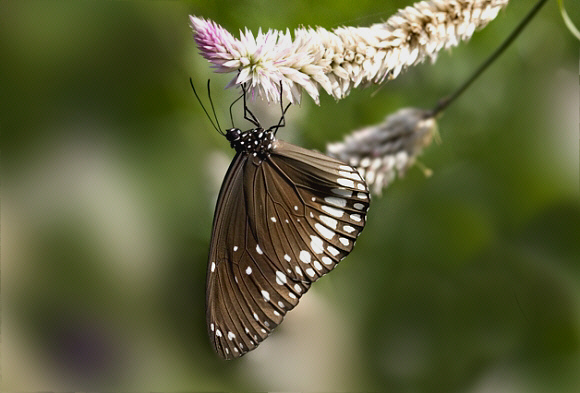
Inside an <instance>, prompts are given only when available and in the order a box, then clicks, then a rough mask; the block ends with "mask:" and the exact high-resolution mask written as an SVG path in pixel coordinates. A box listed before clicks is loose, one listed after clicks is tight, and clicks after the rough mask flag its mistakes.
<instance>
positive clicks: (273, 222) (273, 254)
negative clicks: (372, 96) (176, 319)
mask: <svg viewBox="0 0 580 393" xmlns="http://www.w3.org/2000/svg"><path fill="white" fill-rule="evenodd" d="M369 202H370V195H369V192H368V189H367V186H366V184H365V182H364V180H363V179H362V178H361V177H360V175H359V174H358V172H357V171H356V169H354V168H353V167H351V166H349V165H346V164H344V163H342V162H340V161H338V160H336V159H333V158H330V157H327V156H325V155H323V154H320V153H317V152H314V151H310V150H306V149H303V148H300V147H298V146H295V145H292V144H289V143H286V142H284V141H279V140H277V141H275V142H274V146H273V148H272V150H271V153H270V155H269V156H268V157H266V158H265V159H263V160H262V159H260V158H257V157H255V156H252V155H248V154H244V153H238V154H237V155H236V157H235V158H234V160H233V162H232V164H231V166H230V168H229V170H228V172H227V174H226V179H225V181H224V184H223V186H222V190H221V191H220V196H219V198H218V204H217V208H216V214H215V217H214V228H213V233H212V242H211V248H210V258H209V269H208V280H207V299H206V300H207V323H208V331H209V335H210V338H211V341H212V343H213V346H214V349H215V350H216V352H217V353H218V354H219V355H220V356H221V357H223V358H224V359H233V358H236V357H239V356H241V355H243V354H244V353H246V352H248V351H250V350H252V349H254V348H256V347H257V346H258V345H259V343H260V342H261V341H263V340H264V339H265V338H266V337H267V336H268V335H269V334H270V332H271V331H272V330H273V329H274V328H275V327H276V326H278V325H279V324H280V323H281V322H282V320H283V318H284V315H285V314H286V313H287V312H288V311H289V310H291V309H292V308H294V307H295V306H296V305H297V304H298V300H299V299H300V297H301V296H302V295H303V294H304V293H305V292H306V291H307V290H308V289H309V288H310V285H311V283H312V282H314V281H316V280H317V279H318V278H320V277H322V276H323V275H325V274H326V273H328V272H329V271H330V270H332V269H333V268H334V267H335V266H336V264H337V263H338V262H340V261H341V260H342V259H343V258H344V257H346V256H347V255H348V254H349V253H350V252H351V251H352V248H353V247H354V244H355V241H356V238H357V236H358V235H359V234H360V233H361V231H362V230H363V228H364V225H365V221H366V212H367V210H368V207H369Z"/></svg>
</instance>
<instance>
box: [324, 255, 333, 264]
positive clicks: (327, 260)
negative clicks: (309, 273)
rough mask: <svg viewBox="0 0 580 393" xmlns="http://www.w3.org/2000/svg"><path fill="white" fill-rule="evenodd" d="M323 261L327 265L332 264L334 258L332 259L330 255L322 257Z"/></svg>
mask: <svg viewBox="0 0 580 393" xmlns="http://www.w3.org/2000/svg"><path fill="white" fill-rule="evenodd" d="M322 263H324V264H325V265H332V259H330V258H329V257H322Z"/></svg>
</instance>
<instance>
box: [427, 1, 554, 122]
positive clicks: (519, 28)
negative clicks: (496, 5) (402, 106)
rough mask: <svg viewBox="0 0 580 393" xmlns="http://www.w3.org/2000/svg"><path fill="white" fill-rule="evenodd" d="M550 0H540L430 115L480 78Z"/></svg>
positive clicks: (437, 113)
mask: <svg viewBox="0 0 580 393" xmlns="http://www.w3.org/2000/svg"><path fill="white" fill-rule="evenodd" d="M547 1H548V0H539V1H538V2H537V3H536V5H535V6H534V8H532V10H531V11H530V12H529V13H528V14H527V15H526V16H525V18H524V19H522V21H521V22H520V24H519V25H518V26H517V27H516V28H515V29H514V31H512V33H511V34H510V35H509V36H508V37H507V38H506V40H505V41H504V42H503V43H502V44H501V45H500V46H499V47H498V48H497V49H496V50H495V52H493V53H492V55H491V56H490V57H488V58H487V60H486V61H484V62H483V63H482V64H481V65H480V66H479V68H478V69H477V70H476V71H475V72H474V73H473V75H472V76H471V77H470V78H469V79H467V81H465V83H463V85H461V86H460V87H459V88H458V89H457V90H456V91H455V92H454V93H452V94H451V95H449V96H447V97H444V98H442V99H441V100H439V102H438V103H437V105H435V107H434V108H433V109H432V110H431V111H430V112H429V115H430V117H435V116H437V115H439V114H441V112H443V111H444V110H445V109H447V107H448V106H449V105H451V103H452V102H453V101H455V100H456V99H457V98H458V97H459V96H460V95H461V94H462V93H463V92H464V91H465V90H467V88H468V87H469V86H471V84H472V83H473V82H474V81H475V80H476V79H477V78H479V76H480V75H481V74H483V72H484V71H485V70H486V69H487V67H489V66H490V65H491V64H492V63H493V62H494V61H495V60H497V58H498V57H499V56H500V55H501V54H502V53H503V52H504V51H505V50H506V49H507V48H508V47H509V46H510V45H511V44H512V42H513V41H514V40H515V39H516V38H517V37H518V36H519V35H520V33H521V32H522V31H523V30H524V28H525V27H526V26H527V25H528V23H530V21H531V20H532V19H533V18H534V16H535V15H536V13H537V12H538V11H539V10H540V8H542V6H543V5H544V4H545V3H546V2H547Z"/></svg>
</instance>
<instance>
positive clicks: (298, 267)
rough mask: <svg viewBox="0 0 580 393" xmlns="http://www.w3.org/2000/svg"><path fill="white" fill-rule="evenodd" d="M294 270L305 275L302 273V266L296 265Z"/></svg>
mask: <svg viewBox="0 0 580 393" xmlns="http://www.w3.org/2000/svg"><path fill="white" fill-rule="evenodd" d="M294 270H296V273H298V274H300V275H301V276H303V274H302V270H301V269H300V266H296V267H295V268H294Z"/></svg>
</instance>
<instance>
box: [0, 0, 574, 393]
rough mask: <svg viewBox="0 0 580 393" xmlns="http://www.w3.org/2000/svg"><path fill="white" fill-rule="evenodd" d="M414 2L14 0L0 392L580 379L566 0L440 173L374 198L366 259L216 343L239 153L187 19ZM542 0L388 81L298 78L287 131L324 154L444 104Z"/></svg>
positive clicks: (454, 117)
mask: <svg viewBox="0 0 580 393" xmlns="http://www.w3.org/2000/svg"><path fill="white" fill-rule="evenodd" d="M410 3H411V2H410V1H403V0H398V1H395V0H390V1H388V2H381V3H377V2H375V1H370V0H359V1H357V2H356V4H353V2H352V1H351V0H333V1H329V0H323V1H317V2H312V1H306V0H300V1H292V2H288V1H262V0H239V1H235V2H234V1H220V0H213V1H203V2H201V1H189V2H187V1H167V2H166V1H148V2H144V1H106V2H103V1H19V2H16V1H3V2H0V53H1V58H2V60H1V61H0V70H1V75H2V78H1V87H0V92H1V96H0V99H1V101H0V111H1V113H2V115H1V119H0V124H1V127H2V183H3V184H2V215H1V217H2V222H1V223H2V239H1V240H2V244H1V245H2V276H1V277H2V283H1V285H2V364H1V367H2V390H4V391H26V390H29V391H30V390H32V391H39V390H71V389H75V390H107V391H111V390H131V391H140V390H143V391H145V390H147V391H149V390H156V391H215V390H220V391H223V390H226V391H227V390H254V391H255V390H275V391H290V390H294V391H296V390H303V391H335V390H343V391H344V390H350V391H352V390H384V391H390V392H473V393H482V392H545V391H550V392H577V391H579V390H580V372H579V371H580V264H579V262H578V261H579V260H580V225H579V224H580V204H579V196H578V193H579V177H578V155H579V147H578V140H579V137H578V112H579V109H578V108H579V99H578V96H579V93H578V91H579V88H578V53H579V45H578V42H577V41H575V40H574V39H573V38H572V36H571V35H570V34H569V33H568V32H567V30H566V29H565V27H564V24H563V23H562V20H561V18H560V16H559V14H558V10H557V6H556V2H555V1H552V2H549V3H548V4H547V5H546V6H545V7H544V9H543V10H542V11H541V12H540V14H539V15H538V16H537V18H536V19H535V20H534V21H533V22H532V24H531V25H530V26H529V27H528V29H527V30H526V31H525V32H524V33H523V35H522V36H521V37H520V38H519V39H518V40H517V41H516V42H515V44H514V45H513V46H512V47H511V48H510V49H509V50H508V51H507V53H505V54H504V55H503V56H502V57H501V58H500V60H498V61H497V62H496V63H495V64H494V65H493V66H492V68H490V69H489V70H488V71H487V72H486V74H485V75H484V76H483V77H482V78H481V79H480V80H478V81H477V83H476V84H475V85H473V87H472V88H470V89H469V90H468V91H467V92H466V94H465V95H464V96H463V97H462V98H461V99H460V100H459V101H457V102H456V103H455V104H454V105H453V106H452V107H450V108H449V109H448V110H447V111H446V113H445V115H444V116H443V117H442V118H441V119H440V122H439V128H440V134H441V138H442V143H441V144H439V145H437V144H433V145H432V146H430V147H429V148H428V149H427V150H426V151H425V153H424V155H423V156H422V157H421V161H422V162H423V164H425V165H426V166H427V167H429V168H431V169H432V170H433V171H434V174H433V176H431V177H430V178H426V177H425V176H424V175H423V173H422V172H421V171H420V170H419V169H417V168H415V169H413V170H411V171H410V172H409V173H408V174H407V176H406V177H405V178H404V179H401V180H398V181H396V182H395V183H394V184H393V185H392V186H391V187H390V188H389V189H388V190H387V192H386V193H385V194H384V195H383V197H382V198H375V199H374V201H373V206H372V209H371V211H370V215H369V219H368V225H367V227H366V229H365V232H364V233H363V236H361V238H360V239H359V241H358V243H357V247H356V249H355V250H354V252H353V253H352V254H351V256H350V257H349V258H348V259H347V260H345V261H344V262H343V263H342V264H341V266H340V267H339V268H338V269H337V270H336V271H334V272H333V273H332V274H330V275H328V276H327V277H325V278H324V279H322V280H321V281H319V282H318V283H317V284H316V285H314V286H313V288H312V289H311V290H310V292H309V293H308V294H307V295H306V296H305V297H304V298H303V300H302V301H301V304H300V306H299V307H297V308H296V309H295V310H294V311H292V312H291V313H290V314H289V315H288V316H287V318H286V321H285V322H284V323H283V324H282V325H281V326H280V327H279V328H278V329H277V330H276V331H275V333H274V334H273V335H272V336H271V337H270V338H269V339H268V340H266V341H265V342H264V343H263V344H262V345H261V346H260V347H259V348H258V349H257V350H256V351H254V352H252V353H250V354H248V355H247V356H245V357H243V358H241V359H239V360H236V361H231V362H224V361H222V360H220V359H218V358H217V356H216V355H215V354H214V353H213V352H212V350H211V348H210V345H209V341H208V338H207V335H206V327H205V314H204V301H205V295H204V287H205V272H206V263H207V259H206V258H207V252H208V248H209V241H210V230H211V222H212V216H213V209H214V204H215V200H216V197H217V191H218V188H219V185H220V183H221V180H222V178H223V175H224V173H225V170H226V168H227V165H228V163H229V161H230V160H231V158H232V156H233V151H232V150H231V149H230V148H229V144H228V143H227V142H226V141H225V139H224V138H223V137H222V136H220V135H219V134H218V133H217V132H215V131H214V130H213V129H212V128H211V126H210V124H209V122H208V120H207V119H206V117H205V115H204V114H203V111H202V110H201V108H200V106H199V104H198V103H197V102H196V100H195V99H194V97H193V94H192V92H191V89H190V86H189V82H188V78H189V77H190V76H191V77H193V79H194V82H195V83H196V84H197V85H198V87H200V90H203V88H204V85H205V82H206V80H207V79H208V78H211V80H212V86H213V99H214V103H215V104H216V108H217V112H218V115H219V116H220V119H223V120H222V125H224V124H225V125H229V121H228V107H229V104H230V103H231V102H232V101H233V99H234V98H236V97H237V96H238V93H237V92H236V91H234V90H224V89H223V87H224V86H225V85H226V84H227V82H228V81H229V80H230V78H231V77H232V75H216V74H213V73H212V72H211V70H210V68H209V65H208V64H207V62H206V61H205V60H203V59H202V58H201V56H200V55H199V54H198V51H197V49H196V47H195V45H194V42H193V39H192V34H191V30H190V28H189V20H188V15H189V14H195V15H199V16H204V17H208V18H211V19H214V20H216V21H217V22H218V23H220V24H222V25H223V26H224V27H226V28H227V29H229V30H230V31H232V32H233V33H236V32H237V31H238V30H239V29H242V28H244V27H248V28H250V29H251V30H253V31H257V30H258V28H259V27H262V28H263V29H268V28H276V29H286V28H290V29H294V28H296V27H298V26H300V25H312V26H314V25H320V26H323V27H326V28H333V27H336V26H340V25H363V26H364V25H369V24H371V23H375V22H378V21H380V20H384V19H386V18H388V17H389V16H390V15H391V14H393V13H394V12H395V11H396V10H397V9H398V8H400V7H403V6H405V5H409V4H410ZM567 3H569V4H567V5H568V7H569V12H570V15H571V17H572V19H573V20H575V21H576V22H577V23H578V22H579V21H580V5H578V4H573V3H575V2H572V1H567ZM353 5H354V6H353ZM531 6H532V2H529V1H523V0H513V1H512V2H511V4H510V5H509V6H508V7H507V9H506V10H504V11H503V12H501V14H500V15H499V16H498V18H497V19H496V20H495V21H494V22H492V23H491V24H490V25H489V26H488V27H487V28H485V29H484V30H482V31H480V32H478V33H476V34H475V36H474V37H473V39H472V40H471V41H470V42H469V43H467V44H465V43H464V44H461V46H460V47H458V48H455V49H453V51H452V52H450V53H449V52H443V53H442V54H441V55H440V57H439V59H438V61H437V63H435V64H434V65H431V64H423V65H421V66H418V67H415V68H413V69H410V70H409V71H407V72H406V73H404V74H403V75H401V76H400V77H398V78H397V79H396V80H394V81H391V82H389V83H387V84H386V85H385V86H383V87H382V88H381V89H377V88H369V89H366V90H358V91H354V92H353V93H352V94H351V95H350V96H349V97H348V98H347V99H344V100H342V101H340V102H335V101H334V100H333V99H331V98H330V97H328V96H323V97H322V101H321V105H320V106H316V105H315V104H314V103H313V102H312V100H311V99H310V98H309V97H307V96H304V97H303V98H304V99H303V103H302V105H301V106H300V107H293V108H291V110H290V112H289V115H288V118H287V124H288V126H287V127H286V128H285V129H283V130H282V131H281V133H280V134H279V135H280V136H281V137H283V138H284V139H287V140H291V141H292V142H293V143H297V144H300V145H301V146H304V147H308V148H313V149H319V150H324V149H325V144H326V143H328V142H330V141H336V140H339V139H342V137H343V136H344V135H345V134H346V133H348V132H350V131H351V130H353V129H356V128H360V127H363V126H367V125H370V124H374V123H377V122H380V121H382V119H383V118H384V117H385V116H386V115H387V114H388V113H391V112H394V111H396V110H398V109H399V108H401V107H405V106H414V107H424V108H429V107H431V106H433V105H434V104H435V102H436V101H437V100H438V99H440V98H441V97H442V96H444V95H446V94H449V93H450V92H451V91H452V90H453V89H454V88H456V87H457V86H459V84H460V83H461V82H462V81H463V80H464V79H465V78H467V77H468V76H469V75H470V73H471V72H472V71H473V70H474V69H475V68H476V67H477V66H478V65H479V64H480V63H481V62H482V61H483V60H484V59H485V58H486V57H487V56H488V55H489V54H490V53H491V52H492V51H493V50H494V49H495V48H496V47H497V46H498V45H499V43H500V42H501V41H502V40H503V39H504V38H505V37H506V36H507V35H508V33H509V32H510V31H511V30H512V29H513V28H514V27H515V25H516V24H517V23H518V22H519V20H521V18H522V17H523V16H524V14H525V13H526V12H527V11H528V9H529V8H530V7H531ZM255 105H256V107H260V108H264V109H260V108H258V109H256V111H257V112H259V113H260V117H261V118H265V119H274V118H277V116H278V115H277V112H276V111H277V110H278V107H275V108H271V106H270V107H268V106H267V105H262V106H260V105H259V103H256V104H255ZM238 109H241V108H238ZM238 112H239V110H238ZM269 116H270V117H269ZM268 122H269V120H265V121H264V123H265V124H268ZM237 125H239V126H241V128H244V127H245V126H244V123H243V121H240V120H239V117H238V120H237Z"/></svg>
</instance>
